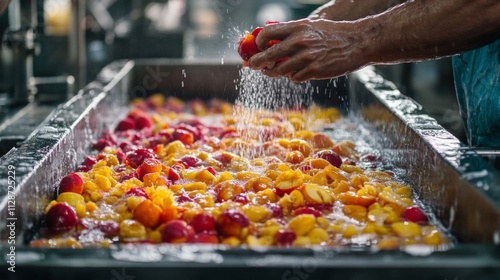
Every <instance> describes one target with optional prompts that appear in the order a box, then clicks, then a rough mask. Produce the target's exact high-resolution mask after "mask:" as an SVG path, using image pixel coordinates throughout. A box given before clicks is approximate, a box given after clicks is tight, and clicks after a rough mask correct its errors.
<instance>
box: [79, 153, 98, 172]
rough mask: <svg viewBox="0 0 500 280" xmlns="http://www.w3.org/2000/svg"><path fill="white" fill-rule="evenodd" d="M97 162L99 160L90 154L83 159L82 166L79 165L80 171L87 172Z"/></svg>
mask: <svg viewBox="0 0 500 280" xmlns="http://www.w3.org/2000/svg"><path fill="white" fill-rule="evenodd" d="M96 163H97V160H96V159H95V158H94V157H91V156H88V157H86V158H85V159H84V160H83V162H82V164H81V165H80V166H78V171H81V172H87V171H89V170H90V169H92V167H93V166H94V164H96Z"/></svg>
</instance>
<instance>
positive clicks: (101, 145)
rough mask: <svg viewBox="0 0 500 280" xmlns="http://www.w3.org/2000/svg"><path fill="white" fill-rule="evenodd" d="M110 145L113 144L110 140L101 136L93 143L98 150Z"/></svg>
mask: <svg viewBox="0 0 500 280" xmlns="http://www.w3.org/2000/svg"><path fill="white" fill-rule="evenodd" d="M110 146H112V144H111V143H110V142H109V141H108V140H106V139H103V138H100V139H99V140H97V142H96V143H94V144H93V145H92V147H93V148H94V149H96V150H98V151H102V150H103V149H104V148H106V147H110Z"/></svg>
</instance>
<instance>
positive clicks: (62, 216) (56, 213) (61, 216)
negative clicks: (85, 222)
mask: <svg viewBox="0 0 500 280" xmlns="http://www.w3.org/2000/svg"><path fill="white" fill-rule="evenodd" d="M46 222H47V226H48V228H49V231H50V232H52V233H54V234H58V233H63V232H66V231H70V230H72V229H73V228H74V227H75V226H76V224H77V222H78V217H77V216H76V212H75V210H74V209H73V208H71V206H69V205H68V204H67V203H65V202H58V203H56V204H54V205H53V206H52V207H50V209H49V211H48V212H47V216H46Z"/></svg>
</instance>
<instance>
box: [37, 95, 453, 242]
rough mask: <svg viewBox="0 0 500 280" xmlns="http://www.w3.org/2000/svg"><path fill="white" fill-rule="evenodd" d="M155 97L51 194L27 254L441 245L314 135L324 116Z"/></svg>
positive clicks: (403, 190)
mask: <svg viewBox="0 0 500 280" xmlns="http://www.w3.org/2000/svg"><path fill="white" fill-rule="evenodd" d="M233 111H235V107H234V106H233V105H230V104H228V103H225V102H223V101H220V100H212V101H210V102H207V103H204V102H202V101H199V100H193V101H190V102H183V101H180V100H178V99H176V98H174V97H169V98H165V97H163V96H161V95H155V96H152V97H151V98H149V99H148V100H142V101H138V102H135V103H134V104H133V107H132V109H131V111H130V112H129V114H128V115H127V117H126V118H125V119H123V120H121V121H120V122H119V124H118V125H117V126H116V128H115V130H114V131H108V132H106V133H104V135H103V136H102V138H100V139H99V140H98V141H96V142H95V144H94V148H95V149H96V150H97V151H98V152H96V155H95V156H88V157H87V158H86V159H85V160H84V161H83V162H82V163H81V165H80V166H79V167H78V169H77V170H76V171H75V172H72V173H70V174H68V175H67V176H65V177H64V178H62V179H61V180H60V182H59V183H58V185H57V187H56V188H57V197H56V198H55V200H53V201H52V202H50V204H49V205H48V206H47V207H46V213H45V216H44V219H43V222H42V226H41V231H40V235H39V238H37V239H36V240H33V241H32V242H31V246H34V247H73V248H80V247H108V246H109V245H111V244H113V243H153V244H156V243H209V244H223V245H228V246H249V247H256V246H265V247H268V246H269V247H270V246H285V247H287V246H291V247H304V246H314V245H321V246H353V245H354V246H367V247H378V248H381V249H396V248H399V247H401V246H404V245H408V244H427V245H432V246H439V245H442V244H447V243H449V240H448V239H447V238H446V235H445V234H443V232H442V231H441V230H440V229H439V227H437V226H436V225H434V224H432V223H431V222H430V220H429V218H428V215H426V213H425V212H424V211H422V209H421V208H420V207H419V206H418V204H416V201H415V200H414V198H413V194H412V189H411V188H410V187H408V186H406V185H404V184H402V183H400V182H398V181H397V179H396V178H394V175H393V174H392V173H391V172H389V171H387V172H386V171H384V170H376V169H371V168H366V169H364V168H361V167H360V166H361V165H359V164H358V165H357V163H360V161H362V160H371V161H376V160H378V159H377V158H376V157H373V156H370V155H358V154H357V152H356V147H355V145H354V143H353V142H351V141H341V142H338V143H335V142H334V141H333V140H332V139H330V137H328V136H327V135H326V134H324V133H322V132H320V130H319V129H318V130H316V128H317V127H318V128H319V127H321V126H322V125H325V124H330V125H331V124H332V123H335V122H337V121H341V116H340V114H339V113H338V111H336V110H335V109H332V108H328V109H325V108H319V107H315V106H312V107H310V108H307V109H295V110H282V111H272V112H271V111H259V112H254V115H253V116H254V117H252V118H245V119H246V122H245V123H244V125H242V124H241V123H240V122H239V119H238V117H237V115H235V114H234V113H233Z"/></svg>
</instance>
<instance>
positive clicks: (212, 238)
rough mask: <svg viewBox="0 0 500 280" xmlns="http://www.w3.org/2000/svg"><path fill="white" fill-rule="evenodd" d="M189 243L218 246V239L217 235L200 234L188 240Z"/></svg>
mask: <svg viewBox="0 0 500 280" xmlns="http://www.w3.org/2000/svg"><path fill="white" fill-rule="evenodd" d="M188 242H189V243H203V244H218V243H219V238H217V234H215V233H208V232H202V233H198V234H195V235H194V236H193V237H192V238H190V239H189V240H188Z"/></svg>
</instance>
